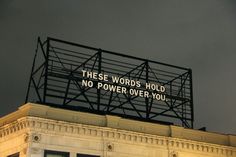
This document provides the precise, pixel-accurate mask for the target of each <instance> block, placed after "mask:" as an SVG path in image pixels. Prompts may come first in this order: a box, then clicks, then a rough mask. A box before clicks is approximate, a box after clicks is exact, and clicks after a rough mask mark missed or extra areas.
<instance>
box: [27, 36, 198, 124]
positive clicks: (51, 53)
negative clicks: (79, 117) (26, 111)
mask: <svg viewBox="0 0 236 157" xmlns="http://www.w3.org/2000/svg"><path fill="white" fill-rule="evenodd" d="M25 101H26V102H28V101H33V102H37V103H40V104H45V105H49V106H54V107H60V108H65V109H71V110H78V111H84V112H92V113H97V114H110V115H118V116H121V117H125V118H132V119H138V120H144V121H150V122H159V123H167V124H172V123H174V124H176V125H182V126H184V127H188V128H192V127H193V120H194V115H193V93H192V71H191V69H189V68H184V67H179V66H174V65H170V64H166V63H161V62H157V61H152V60H148V59H143V58H139V57H135V56H129V55H126V54H122V53H117V52H112V51H107V50H103V49H99V48H94V47H90V46H85V45H81V44H77V43H73V42H68V41H64V40H60V39H55V38H47V39H46V40H45V41H44V42H42V41H41V39H40V38H38V42H37V48H36V53H35V57H34V61H33V66H32V71H31V75H30V81H29V86H28V90H27V95H26V100H25Z"/></svg>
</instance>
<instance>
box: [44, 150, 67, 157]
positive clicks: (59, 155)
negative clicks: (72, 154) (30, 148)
mask: <svg viewBox="0 0 236 157" xmlns="http://www.w3.org/2000/svg"><path fill="white" fill-rule="evenodd" d="M44 157H69V153H68V152H59V151H52V150H45V151H44Z"/></svg>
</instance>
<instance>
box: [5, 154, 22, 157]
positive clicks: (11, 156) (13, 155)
mask: <svg viewBox="0 0 236 157" xmlns="http://www.w3.org/2000/svg"><path fill="white" fill-rule="evenodd" d="M19 156H20V153H15V154H12V155H8V156H7V157H19Z"/></svg>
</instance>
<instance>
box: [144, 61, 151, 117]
mask: <svg viewBox="0 0 236 157" xmlns="http://www.w3.org/2000/svg"><path fill="white" fill-rule="evenodd" d="M145 68H146V83H148V82H149V65H148V60H146V61H145ZM145 103H146V119H149V113H150V111H151V109H149V99H148V98H145Z"/></svg>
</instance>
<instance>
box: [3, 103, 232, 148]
mask: <svg viewBox="0 0 236 157" xmlns="http://www.w3.org/2000/svg"><path fill="white" fill-rule="evenodd" d="M23 117H39V118H44V119H48V120H56V121H64V122H70V123H72V124H73V123H75V124H85V125H93V126H98V127H103V128H104V127H107V128H112V129H119V130H125V131H133V132H138V133H144V134H151V135H157V136H164V137H172V138H179V139H184V140H192V141H198V142H205V143H211V144H217V145H223V146H231V147H236V136H235V135H226V134H219V133H213V132H206V131H200V130H194V129H189V128H184V127H180V126H174V125H162V124H157V123H150V122H142V121H136V120H131V119H126V118H121V117H118V116H112V115H97V114H92V113H85V112H79V111H71V110H65V109H60V108H54V107H50V106H46V105H41V104H35V103H27V104H24V105H23V106H21V107H19V108H18V110H17V111H15V112H13V113H10V114H8V115H6V116H4V117H1V118H0V130H1V129H2V128H4V126H6V125H8V124H10V123H13V122H15V121H17V120H18V119H20V118H23Z"/></svg>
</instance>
